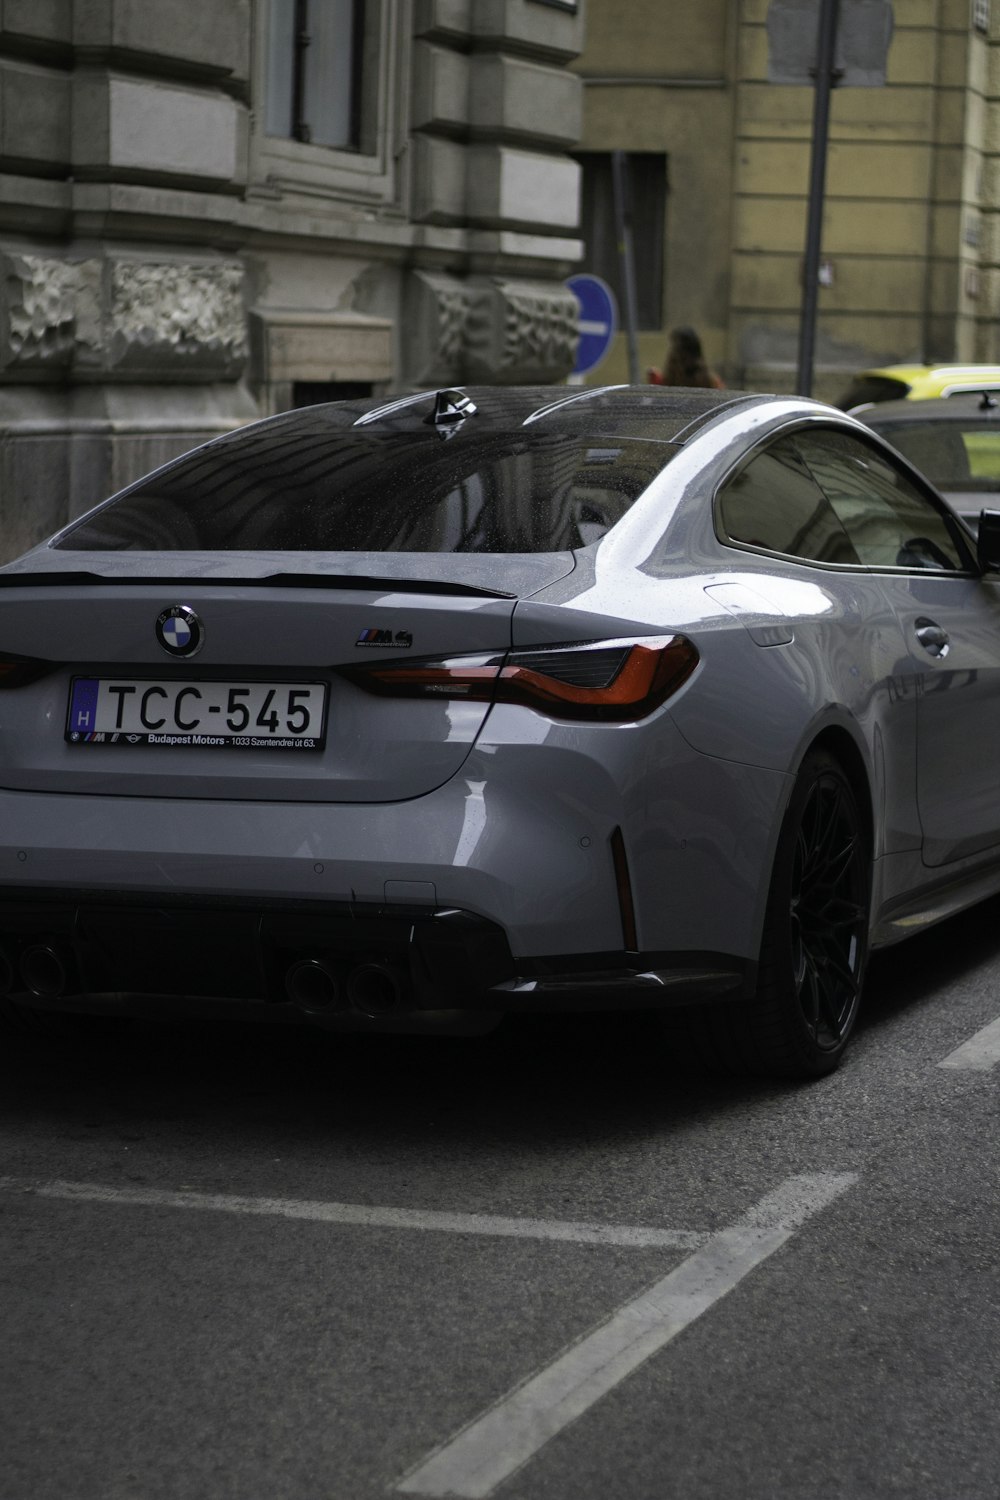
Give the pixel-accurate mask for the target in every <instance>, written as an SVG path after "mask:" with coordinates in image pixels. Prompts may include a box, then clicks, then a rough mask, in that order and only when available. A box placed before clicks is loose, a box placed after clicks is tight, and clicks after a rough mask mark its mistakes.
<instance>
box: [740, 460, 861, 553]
mask: <svg viewBox="0 0 1000 1500" xmlns="http://www.w3.org/2000/svg"><path fill="white" fill-rule="evenodd" d="M718 516H719V521H720V523H721V525H722V529H723V531H724V533H725V535H726V536H727V537H728V538H729V540H730V541H733V542H742V543H743V544H744V546H747V547H761V548H763V549H764V550H765V551H767V552H780V553H783V554H785V555H786V556H788V557H801V558H804V559H806V560H808V561H812V562H823V563H847V564H851V563H853V564H854V565H855V566H857V564H858V555H857V553H856V552H855V550H854V547H853V546H852V545H851V540H850V538H849V536H848V535H847V532H846V531H845V530H844V527H843V526H842V525H841V523H840V521H839V519H838V518H837V515H836V512H835V511H834V509H833V507H832V506H831V504H830V502H829V500H828V499H827V498H826V496H825V495H824V493H823V491H822V490H821V489H820V487H819V485H818V484H817V483H816V481H815V479H814V478H813V477H812V475H811V474H810V472H809V469H808V468H807V467H806V465H805V463H804V462H803V460H802V457H801V455H800V454H799V452H798V450H797V448H796V447H795V444H794V442H793V440H792V439H791V438H787V437H786V438H779V439H778V440H777V442H774V443H772V444H771V445H770V447H769V448H767V449H765V450H764V451H763V452H762V453H758V454H757V455H756V456H755V457H754V458H752V459H751V460H750V462H749V463H748V464H746V465H745V466H744V467H743V468H742V469H741V470H740V471H739V473H738V474H735V475H734V476H733V478H732V479H730V480H729V481H728V482H727V483H726V484H725V486H724V487H723V489H722V490H721V492H720V494H719V509H718Z"/></svg>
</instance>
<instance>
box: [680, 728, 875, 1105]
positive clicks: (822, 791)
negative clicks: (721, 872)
mask: <svg viewBox="0 0 1000 1500" xmlns="http://www.w3.org/2000/svg"><path fill="white" fill-rule="evenodd" d="M870 891H871V851H870V848H869V841H868V836H867V831H866V828H865V825H864V822H863V820H862V818H861V814H860V812H859V809H858V802H857V797H856V796H855V793H854V790H853V788H852V786H851V783H850V781H849V780H848V778H847V776H846V775H845V773H844V771H843V769H842V767H841V766H840V764H839V762H838V761H837V760H835V759H834V757H833V756H832V755H830V754H829V753H828V752H827V751H825V750H814V751H811V752H810V753H809V755H807V756H806V758H805V760H804V761H803V763H802V767H801V769H800V771H799V774H798V777H797V779H796V782H795V787H794V789H793V791H792V796H791V798H790V801H789V804H788V808H787V810H786V813H785V817H784V821H783V823H782V826H781V834H780V836H779V839H778V848H777V853H776V855H775V860H774V868H773V871H772V876H771V885H770V890H769V893H768V902H767V911H766V915H765V918H764V933H763V941H762V943H761V952H760V965H759V969H758V982H757V992H756V994H755V995H754V996H753V998H752V999H751V1000H742V1001H735V1002H731V1003H729V1004H725V1005H719V1006H717V1007H714V1008H712V1009H693V1010H692V1011H690V1012H689V1013H688V1015H687V1017H686V1032H687V1036H688V1037H689V1038H690V1040H692V1041H693V1042H694V1044H695V1048H696V1050H697V1053H698V1054H699V1056H700V1058H701V1060H702V1062H704V1063H706V1064H707V1065H708V1066H709V1067H711V1068H712V1069H714V1070H721V1071H724V1072H728V1073H760V1074H767V1075H770V1076H772V1077H773V1076H778V1077H784V1078H801V1079H807V1078H821V1077H823V1076H824V1075H825V1074H827V1073H831V1072H833V1070H834V1068H836V1066H837V1064H838V1063H839V1061H840V1059H841V1057H842V1055H843V1053H844V1050H845V1048H846V1046H847V1043H848V1041H849V1040H850V1037H851V1033H852V1031H853V1030H854V1026H855V1023H856V1021H857V1016H858V1007H859V1004H860V1000H861V988H862V984H863V982H864V974H865V965H866V963H867V960H868V914H869V903H870Z"/></svg>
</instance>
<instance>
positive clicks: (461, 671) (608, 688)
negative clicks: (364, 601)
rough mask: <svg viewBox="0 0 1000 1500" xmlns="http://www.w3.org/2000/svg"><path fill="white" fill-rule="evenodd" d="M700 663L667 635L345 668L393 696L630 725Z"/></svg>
mask: <svg viewBox="0 0 1000 1500" xmlns="http://www.w3.org/2000/svg"><path fill="white" fill-rule="evenodd" d="M697 665H698V652H697V650H696V649H695V647H694V646H693V645H692V644H691V642H690V641H689V640H687V639H686V638H685V637H684V636H682V635H668V636H649V637H646V638H644V639H642V640H637V641H627V640H618V641H587V642H582V643H574V644H572V645H565V646H564V645H560V646H542V647H537V648H535V649H533V650H531V651H511V652H509V653H508V654H507V655H506V656H492V657H486V656H459V657H452V658H449V659H447V660H437V661H427V660H422V661H413V662H400V661H399V660H396V661H393V662H387V663H386V664H385V665H384V666H378V667H368V666H365V667H345V668H342V669H341V670H342V673H343V675H344V676H345V677H348V678H350V680H351V681H352V682H355V683H357V684H358V686H359V687H363V688H366V689H367V690H368V691H369V692H373V693H386V694H390V695H392V696H393V697H400V698H467V699H471V700H473V701H475V702H480V703H519V704H522V705H523V706H524V707H526V708H534V709H539V710H541V711H542V712H543V713H547V714H549V715H551V717H552V718H557V719H597V720H603V721H605V722H610V723H614V722H617V723H624V722H630V721H634V720H636V719H642V718H645V717H646V715H647V714H650V713H652V712H653V710H654V709H655V708H659V706H660V704H661V703H663V702H664V701H665V700H666V699H667V698H669V697H670V695H671V694H672V693H675V692H676V691H677V689H678V688H679V687H680V686H681V685H682V684H683V683H685V682H686V681H687V679H688V678H689V677H690V676H691V673H692V672H693V671H694V669H695V667H696V666H697Z"/></svg>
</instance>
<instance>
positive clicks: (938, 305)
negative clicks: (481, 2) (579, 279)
mask: <svg viewBox="0 0 1000 1500" xmlns="http://www.w3.org/2000/svg"><path fill="white" fill-rule="evenodd" d="M768 4H769V0H709V3H705V0H701V3H695V0H690V3H689V0H671V4H670V6H669V7H666V6H664V5H662V4H658V3H656V0H648V3H646V0H641V3H639V0H637V3H635V4H632V5H629V6H627V7H624V6H621V5H619V4H618V3H617V0H589V5H588V33H587V45H586V50H585V51H584V53H583V55H582V57H581V58H580V60H579V63H578V64H577V68H578V71H579V72H580V73H581V75H582V76H583V78H584V80H585V107H584V144H585V146H586V147H587V148H588V149H590V150H605V149H612V148H614V147H621V148H623V149H628V150H660V151H665V152H666V153H667V155H668V171H669V184H670V192H669V199H668V207H667V233H666V278H665V294H664V331H663V333H662V334H658V335H652V334H647V335H643V336H642V340H641V345H640V350H641V359H642V363H643V364H646V363H658V362H659V359H660V356H661V354H662V344H663V339H664V337H665V333H666V330H667V329H668V328H669V327H671V326H673V325H675V324H677V323H681V322H687V323H693V324H694V325H695V326H696V327H697V328H698V329H699V330H700V332H701V333H702V336H703V340H704V343H705V347H706V351H707V353H708V355H709V358H710V360H711V361H712V362H714V363H716V364H718V365H720V366H721V367H722V368H723V371H724V373H725V375H726V377H727V379H728V380H729V381H730V382H731V383H739V384H746V385H750V386H754V387H757V388H765V387H766V388H770V389H791V388H792V387H793V385H794V380H795V373H796V364H797V343H798V329H799V309H800V302H801V266H802V258H803V252H804V246H805V234H806V211H807V195H808V184H809V163H810V143H811V137H812V122H813V91H812V90H811V89H809V88H798V87H787V86H778V85H773V84H769V83H768V82H767V64H768V48H767V32H766V19H767V12H768ZM998 12H1000V6H994V7H993V13H994V14H993V19H992V22H991V25H992V33H991V35H990V36H989V37H985V36H982V35H981V34H979V33H977V32H976V31H975V30H974V29H973V26H972V17H971V7H970V5H969V4H968V0H896V3H895V6H894V15H895V33H894V38H893V42H892V45H891V48H890V52H889V64H888V79H887V83H886V86H885V87H882V88H866V89H861V88H841V89H837V90H835V92H834V94H833V98H832V105H831V120H830V145H829V155H828V162H827V180H826V205H825V214H824V227H823V244H822V253H823V258H824V261H826V262H827V263H828V268H829V272H830V276H831V282H830V285H828V286H827V285H825V286H823V287H822V288H821V290H820V294H819V320H818V327H817V338H816V370H815V381H814V393H815V394H817V395H821V396H835V395H836V394H837V392H838V390H839V389H840V388H841V387H842V385H843V384H844V379H845V375H846V374H847V373H849V372H850V371H851V370H853V369H857V368H859V367H863V366H865V365H869V364H877V363H883V362H890V361H893V362H894V361H901V360H910V359H920V358H926V359H928V360H943V359H951V358H962V359H981V360H985V359H991V360H992V359H996V358H998V357H1000V334H998V314H1000V15H998V14H997V13H998ZM643 77H645V78H647V79H648V82H646V83H645V84H643V83H640V82H638V81H637V80H639V79H642V78H643ZM609 78H614V79H616V82H614V83H609V82H608V81H607V80H608V79H609ZM623 342H624V341H623V340H619V343H618V347H617V348H616V350H615V351H614V353H613V354H612V356H610V357H609V358H608V360H607V361H605V363H604V364H603V365H602V366H601V367H600V369H599V370H598V371H595V372H594V374H593V376H592V377H591V379H605V378H607V379H619V378H622V376H623V374H624V371H625V369H626V363H625V354H624V348H623Z"/></svg>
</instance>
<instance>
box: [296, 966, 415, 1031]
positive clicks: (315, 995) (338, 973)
mask: <svg viewBox="0 0 1000 1500" xmlns="http://www.w3.org/2000/svg"><path fill="white" fill-rule="evenodd" d="M285 994H286V995H287V996H288V998H289V1000H291V1002H292V1004H293V1005H297V1006H298V1007H299V1009H300V1010H303V1011H305V1012H306V1013H307V1014H308V1015H329V1014H330V1013H331V1012H334V1011H339V1010H344V1009H345V1008H349V1009H350V1010H353V1011H354V1012H355V1013H356V1014H357V1015H360V1016H365V1017H367V1019H368V1020H370V1021H377V1020H379V1019H381V1018H382V1017H384V1016H391V1015H395V1014H396V1012H398V1011H401V1010H404V1009H405V1008H406V996H407V984H406V976H405V974H404V971H403V970H402V969H401V968H399V967H398V966H397V965H396V964H392V963H384V962H382V961H381V960H374V959H373V960H369V961H366V962H364V963H360V964H355V966H354V968H352V969H350V970H349V971H348V970H342V969H340V968H338V967H336V966H334V965H332V964H330V963H329V962H328V961H327V960H325V959H322V958H300V959H297V960H296V962H295V963H293V964H292V965H291V967H290V968H289V969H288V971H287V973H286V974H285Z"/></svg>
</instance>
